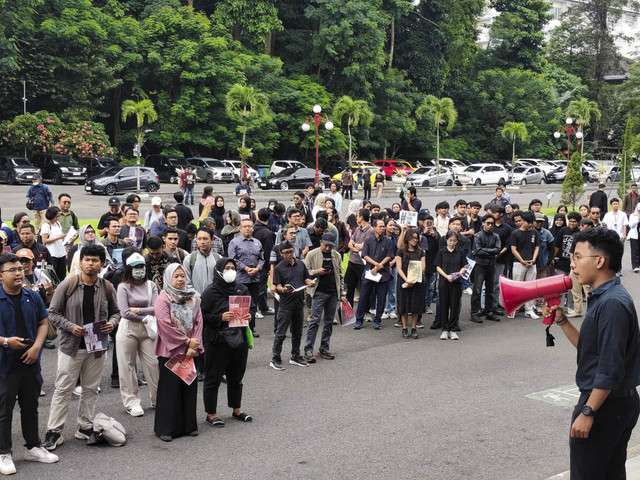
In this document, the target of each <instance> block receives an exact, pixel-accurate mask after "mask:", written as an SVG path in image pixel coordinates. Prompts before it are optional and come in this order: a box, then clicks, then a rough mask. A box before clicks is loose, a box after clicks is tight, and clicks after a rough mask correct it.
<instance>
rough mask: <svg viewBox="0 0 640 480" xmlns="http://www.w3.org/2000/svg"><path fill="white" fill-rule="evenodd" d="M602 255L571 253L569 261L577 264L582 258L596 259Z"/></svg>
mask: <svg viewBox="0 0 640 480" xmlns="http://www.w3.org/2000/svg"><path fill="white" fill-rule="evenodd" d="M601 256H602V255H579V254H578V255H574V254H573V253H570V254H569V258H570V259H571V261H572V262H579V261H580V260H582V259H583V258H597V257H601Z"/></svg>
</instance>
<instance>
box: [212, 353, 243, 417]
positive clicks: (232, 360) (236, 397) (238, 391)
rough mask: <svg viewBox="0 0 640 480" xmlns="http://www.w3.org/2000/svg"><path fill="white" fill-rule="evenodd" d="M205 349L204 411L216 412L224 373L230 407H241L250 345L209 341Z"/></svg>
mask: <svg viewBox="0 0 640 480" xmlns="http://www.w3.org/2000/svg"><path fill="white" fill-rule="evenodd" d="M204 348H205V351H204V364H205V372H206V377H205V381H204V390H203V396H202V398H203V400H204V411H205V412H207V413H216V412H217V406H218V389H219V388H220V381H221V379H222V375H224V373H225V372H226V374H227V404H228V406H229V407H230V408H240V407H241V403H242V377H244V372H245V370H246V369H247V357H248V356H249V347H247V345H242V346H240V347H238V348H231V347H230V346H229V345H227V344H226V343H211V342H208V343H207V344H206V345H205V346H204Z"/></svg>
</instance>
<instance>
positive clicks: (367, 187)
mask: <svg viewBox="0 0 640 480" xmlns="http://www.w3.org/2000/svg"><path fill="white" fill-rule="evenodd" d="M362 194H363V195H364V196H363V197H362V198H363V199H364V200H371V184H370V183H363V184H362Z"/></svg>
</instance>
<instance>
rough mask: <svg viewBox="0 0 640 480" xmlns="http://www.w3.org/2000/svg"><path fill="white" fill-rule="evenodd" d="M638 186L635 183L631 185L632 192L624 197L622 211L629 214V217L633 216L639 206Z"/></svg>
mask: <svg viewBox="0 0 640 480" xmlns="http://www.w3.org/2000/svg"><path fill="white" fill-rule="evenodd" d="M639 198H640V197H638V184H637V183H636V182H633V183H632V184H631V191H630V192H629V193H627V194H626V195H625V196H624V199H623V200H622V211H623V212H624V213H626V214H627V216H629V215H631V214H632V213H633V212H635V211H636V207H637V206H638V199H639Z"/></svg>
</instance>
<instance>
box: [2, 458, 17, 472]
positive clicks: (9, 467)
mask: <svg viewBox="0 0 640 480" xmlns="http://www.w3.org/2000/svg"><path fill="white" fill-rule="evenodd" d="M0 473H2V474H4V475H13V474H14V473H16V466H15V465H14V464H13V460H12V459H11V454H10V453H6V454H4V455H0Z"/></svg>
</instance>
